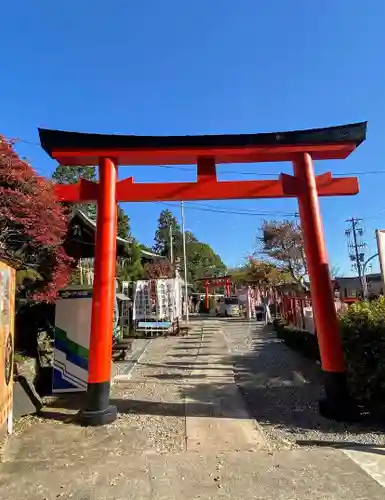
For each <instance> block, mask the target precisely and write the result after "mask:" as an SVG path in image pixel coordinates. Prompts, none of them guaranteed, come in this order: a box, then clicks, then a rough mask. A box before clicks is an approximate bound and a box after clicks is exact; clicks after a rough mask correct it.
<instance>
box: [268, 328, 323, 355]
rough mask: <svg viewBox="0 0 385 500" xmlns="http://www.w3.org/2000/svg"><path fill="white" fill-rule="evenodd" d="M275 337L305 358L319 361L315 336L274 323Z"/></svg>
mask: <svg viewBox="0 0 385 500" xmlns="http://www.w3.org/2000/svg"><path fill="white" fill-rule="evenodd" d="M274 329H275V331H276V333H277V337H278V338H281V339H283V341H284V342H285V344H286V345H287V346H288V347H290V348H291V349H294V350H296V351H298V352H300V353H301V354H303V355H304V356H306V357H307V358H311V359H316V360H318V359H320V354H319V348H318V341H317V336H316V335H315V334H314V333H311V332H308V331H306V330H300V329H299V328H295V327H293V326H291V325H285V324H284V323H281V322H279V321H275V322H274Z"/></svg>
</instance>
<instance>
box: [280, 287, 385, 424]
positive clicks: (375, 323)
mask: <svg viewBox="0 0 385 500" xmlns="http://www.w3.org/2000/svg"><path fill="white" fill-rule="evenodd" d="M340 325H341V337H342V346H343V350H344V355H345V363H346V374H347V378H348V384H349V389H350V392H351V394H352V396H353V397H354V398H355V399H356V401H357V402H358V403H359V404H360V405H362V406H363V407H364V408H365V409H366V410H367V411H369V412H370V413H371V414H373V415H384V414H385V297H380V298H379V299H376V300H373V301H371V302H357V303H355V304H352V305H351V306H350V307H349V308H348V309H347V310H346V311H344V312H343V313H341V315H340ZM274 328H275V330H276V332H277V337H279V338H282V339H283V340H284V342H285V344H286V345H287V346H288V347H290V348H292V349H295V350H297V351H299V352H300V353H301V354H303V355H304V356H306V357H309V358H312V359H319V358H320V356H319V348H318V341H317V336H316V335H314V334H311V333H310V332H306V331H304V330H298V329H296V328H294V327H291V326H288V325H285V324H284V323H281V322H279V321H275V322H274Z"/></svg>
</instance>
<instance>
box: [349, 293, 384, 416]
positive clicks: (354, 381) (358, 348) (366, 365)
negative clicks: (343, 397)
mask: <svg viewBox="0 0 385 500" xmlns="http://www.w3.org/2000/svg"><path fill="white" fill-rule="evenodd" d="M341 335H342V342H343V348H344V352H345V360H346V369H347V376H348V381H349V386H350V390H351V393H352V395H353V396H354V397H355V398H356V399H357V400H358V401H360V402H361V403H362V404H363V405H364V406H366V407H367V408H368V409H369V410H374V411H379V410H383V409H385V298H384V297H380V298H379V299H377V300H373V301H371V302H357V303H355V304H352V305H351V306H350V307H349V309H348V310H347V311H346V312H345V313H343V314H342V315H341Z"/></svg>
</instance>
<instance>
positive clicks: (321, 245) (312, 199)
mask: <svg viewBox="0 0 385 500" xmlns="http://www.w3.org/2000/svg"><path fill="white" fill-rule="evenodd" d="M39 135H40V140H41V143H42V146H43V148H44V149H45V151H46V152H47V153H48V154H49V155H50V156H51V157H52V158H55V159H56V160H58V161H59V163H60V164H62V165H68V166H69V167H70V166H90V165H95V164H99V183H98V184H96V183H92V182H89V181H84V180H81V182H80V183H79V184H73V185H66V186H59V185H57V186H55V189H56V192H57V196H58V198H59V199H60V200H61V201H67V202H71V201H72V202H79V201H83V202H87V201H88V202H90V201H95V200H96V201H97V203H98V221H97V236H96V252H95V280H94V295H93V303H92V322H91V333H90V349H89V374H88V390H87V397H86V404H85V408H84V410H83V411H82V412H81V414H80V416H81V422H82V423H83V424H85V425H102V424H106V423H109V422H112V421H113V420H114V419H115V418H116V415H117V409H116V407H114V406H111V405H110V404H109V389H110V377H111V350H112V349H111V347H112V325H113V296H114V292H115V281H114V278H115V260H116V248H115V246H116V203H117V201H130V202H133V201H180V200H184V201H189V200H208V199H211V200H221V199H222V200H223V199H237V198H238V199H253V198H284V197H297V198H298V200H299V210H300V217H301V224H302V229H303V233H304V242H305V251H306V258H307V262H308V268H309V275H310V282H311V290H312V299H313V304H314V312H315V322H316V330H317V335H318V341H319V346H320V353H321V361H322V368H323V371H324V374H325V389H326V399H325V400H324V401H322V402H320V410H321V412H322V413H323V415H324V416H327V417H330V418H336V419H346V418H351V417H352V412H353V410H354V406H353V404H352V401H351V398H350V396H349V393H348V390H347V385H346V377H345V373H344V363H343V355H342V347H341V340H340V337H339V329H338V323H337V316H336V311H335V308H334V300H333V296H332V293H331V285H330V278H329V269H328V262H327V256H326V249H325V241H324V238H323V232H322V222H321V216H320V210H319V203H318V196H336V195H353V194H357V193H358V181H357V179H356V178H353V177H351V178H349V177H347V178H339V179H334V178H333V177H332V175H331V173H326V174H322V175H319V176H317V177H315V176H314V171H313V166H312V159H320V160H324V159H338V158H340V159H343V158H346V157H347V156H348V155H349V154H350V153H351V152H352V151H354V149H355V148H356V147H357V146H358V145H359V144H360V143H361V142H362V141H363V140H365V136H366V123H359V124H353V125H346V126H342V127H329V128H326V129H314V130H307V131H295V132H287V133H286V132H282V133H274V134H246V135H237V136H234V135H229V136H201V137H199V136H197V137H187V138H186V137H155V138H154V137H139V138H138V137H135V136H116V135H115V136H108V135H100V134H82V133H74V132H62V131H55V130H42V129H39ZM265 161H272V162H275V161H292V162H293V164H294V176H290V175H286V174H281V176H280V178H279V179H278V180H264V181H218V180H217V178H216V163H242V162H243V163H245V162H265ZM164 163H168V164H176V165H178V164H182V165H185V164H197V170H198V171H197V174H198V175H197V182H175V183H139V184H135V183H134V181H133V179H132V178H128V179H124V180H122V181H119V182H117V165H118V164H121V165H160V164H164ZM208 281H209V280H207V282H206V283H205V288H206V305H209V304H208V286H209V283H208ZM224 281H225V280H223V283H222V284H224Z"/></svg>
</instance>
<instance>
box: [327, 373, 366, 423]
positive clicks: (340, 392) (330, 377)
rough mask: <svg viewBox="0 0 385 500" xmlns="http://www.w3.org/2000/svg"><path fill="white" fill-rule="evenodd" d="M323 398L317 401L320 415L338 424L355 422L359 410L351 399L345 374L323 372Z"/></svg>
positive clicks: (357, 418)
mask: <svg viewBox="0 0 385 500" xmlns="http://www.w3.org/2000/svg"><path fill="white" fill-rule="evenodd" d="M324 384H325V398H323V399H321V400H320V401H319V411H320V414H321V415H322V416H323V417H325V418H327V419H329V420H336V421H338V422H357V421H358V420H360V412H359V409H358V407H357V405H356V403H355V401H354V399H353V398H352V397H351V395H350V393H349V389H348V385H347V381H346V375H345V373H340V372H338V373H337V372H324Z"/></svg>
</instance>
